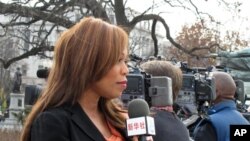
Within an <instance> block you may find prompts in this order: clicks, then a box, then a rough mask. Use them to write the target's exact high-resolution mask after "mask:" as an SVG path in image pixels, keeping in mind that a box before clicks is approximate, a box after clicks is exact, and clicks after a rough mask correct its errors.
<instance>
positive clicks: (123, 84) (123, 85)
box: [117, 81, 127, 89]
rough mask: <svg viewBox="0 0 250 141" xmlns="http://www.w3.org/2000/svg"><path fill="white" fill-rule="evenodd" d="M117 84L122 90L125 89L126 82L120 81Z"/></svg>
mask: <svg viewBox="0 0 250 141" xmlns="http://www.w3.org/2000/svg"><path fill="white" fill-rule="evenodd" d="M117 84H119V85H121V86H122V88H123V89H126V88H127V81H120V82H117Z"/></svg>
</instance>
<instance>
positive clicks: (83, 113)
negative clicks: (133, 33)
mask: <svg viewBox="0 0 250 141" xmlns="http://www.w3.org/2000/svg"><path fill="white" fill-rule="evenodd" d="M127 58H128V35H127V33H126V32H125V31H124V30H123V29H122V28H120V27H118V26H115V25H111V24H109V23H107V22H105V21H103V20H101V19H98V18H93V17H85V18H84V19H82V20H81V21H80V22H78V23H77V24H76V25H74V26H73V27H71V28H69V29H68V30H67V31H65V32H63V34H62V35H61V37H60V38H59V39H58V41H57V43H56V45H55V50H54V60H53V65H52V67H51V69H50V73H49V76H48V80H47V85H46V87H45V89H44V90H43V92H42V94H41V96H40V97H39V99H38V100H37V102H36V103H35V104H34V105H33V108H32V110H31V112H30V114H29V115H28V117H27V118H26V120H25V124H24V127H23V130H22V134H21V141H127V140H131V138H128V137H127V136H126V133H125V131H126V130H125V120H126V117H125V116H124V113H126V111H125V110H123V109H122V108H120V107H119V106H117V105H116V103H115V102H113V101H112V99H115V98H118V97H120V96H121V94H122V91H123V90H124V89H125V88H126V86H127V85H126V83H127V79H126V75H127V74H128V67H127V64H126V63H127ZM134 139H135V140H136V138H134Z"/></svg>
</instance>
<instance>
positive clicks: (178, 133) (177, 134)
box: [153, 111, 190, 141]
mask: <svg viewBox="0 0 250 141" xmlns="http://www.w3.org/2000/svg"><path fill="white" fill-rule="evenodd" d="M154 112H156V114H155V115H154V120H155V129H156V131H155V132H156V133H155V134H156V135H155V136H153V139H154V141H189V140H190V138H189V132H188V129H187V128H186V126H185V125H184V124H183V123H182V121H181V120H180V119H179V118H178V117H177V116H176V115H175V114H174V113H171V112H168V111H154Z"/></svg>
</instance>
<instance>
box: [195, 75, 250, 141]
mask: <svg viewBox="0 0 250 141" xmlns="http://www.w3.org/2000/svg"><path fill="white" fill-rule="evenodd" d="M213 77H214V79H215V87H216V98H215V100H214V101H213V105H212V106H211V107H210V109H209V110H208V118H204V119H203V120H201V121H200V123H198V125H197V126H196V128H195V130H194V140H195V141H229V140H230V139H229V138H230V133H229V132H230V125H231V124H249V122H248V121H247V120H246V119H245V118H244V117H243V116H242V114H241V113H240V112H239V111H237V109H236V103H235V101H234V95H235V91H236V85H235V83H234V80H233V78H232V77H231V76H230V75H229V74H227V73H225V72H213Z"/></svg>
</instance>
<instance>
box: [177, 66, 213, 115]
mask: <svg viewBox="0 0 250 141" xmlns="http://www.w3.org/2000/svg"><path fill="white" fill-rule="evenodd" d="M181 70H182V72H183V81H182V82H183V83H182V88H181V90H180V92H179V95H178V97H177V100H176V104H178V105H179V106H181V107H183V108H185V110H188V114H205V113H206V109H207V108H208V107H209V105H210V104H211V102H212V101H213V100H214V99H215V98H216V94H215V81H214V78H213V76H212V73H211V69H210V68H188V67H187V65H186V64H183V63H181ZM186 113H187V112H186Z"/></svg>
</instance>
